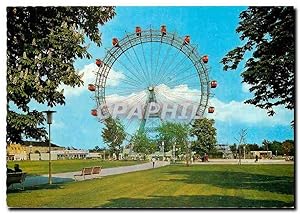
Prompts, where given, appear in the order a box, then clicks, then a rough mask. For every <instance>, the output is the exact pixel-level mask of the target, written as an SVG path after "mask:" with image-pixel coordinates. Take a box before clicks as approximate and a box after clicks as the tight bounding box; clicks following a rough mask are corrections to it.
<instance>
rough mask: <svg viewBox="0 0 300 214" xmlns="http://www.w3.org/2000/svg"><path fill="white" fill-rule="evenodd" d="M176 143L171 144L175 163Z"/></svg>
mask: <svg viewBox="0 0 300 214" xmlns="http://www.w3.org/2000/svg"><path fill="white" fill-rule="evenodd" d="M175 149H176V143H174V144H173V163H175V157H176V153H175V152H176V150H175Z"/></svg>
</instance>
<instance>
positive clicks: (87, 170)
mask: <svg viewBox="0 0 300 214" xmlns="http://www.w3.org/2000/svg"><path fill="white" fill-rule="evenodd" d="M101 169H102V167H101V166H94V167H84V168H83V169H82V170H81V173H80V174H77V175H74V179H75V180H77V179H76V177H78V176H83V179H85V176H86V175H91V176H92V175H99V174H100V172H101Z"/></svg>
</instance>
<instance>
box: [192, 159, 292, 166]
mask: <svg viewBox="0 0 300 214" xmlns="http://www.w3.org/2000/svg"><path fill="white" fill-rule="evenodd" d="M238 162H239V159H209V160H208V162H201V161H195V162H194V163H193V164H199V165H201V164H238ZM241 164H294V161H285V160H272V159H259V160H258V161H257V162H255V159H241Z"/></svg>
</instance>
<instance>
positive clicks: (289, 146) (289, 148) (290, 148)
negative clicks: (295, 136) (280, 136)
mask: <svg viewBox="0 0 300 214" xmlns="http://www.w3.org/2000/svg"><path fill="white" fill-rule="evenodd" d="M282 150H283V152H284V154H286V155H295V145H294V141H293V140H286V141H284V142H283V143H282Z"/></svg>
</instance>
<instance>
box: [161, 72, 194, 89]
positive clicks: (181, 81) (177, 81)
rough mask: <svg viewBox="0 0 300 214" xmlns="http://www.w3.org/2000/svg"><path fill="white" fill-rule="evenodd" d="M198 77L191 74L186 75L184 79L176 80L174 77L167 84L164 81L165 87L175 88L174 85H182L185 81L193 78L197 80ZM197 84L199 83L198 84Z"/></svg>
mask: <svg viewBox="0 0 300 214" xmlns="http://www.w3.org/2000/svg"><path fill="white" fill-rule="evenodd" d="M197 77H198V74H194V73H192V74H190V75H188V76H184V77H180V78H177V77H176V76H175V77H174V78H173V79H171V81H169V82H166V80H165V83H166V85H168V86H169V87H170V86H176V85H183V83H184V82H185V81H187V80H191V79H192V80H194V79H195V78H197ZM190 83H191V82H189V84H190ZM198 84H199V83H198Z"/></svg>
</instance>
